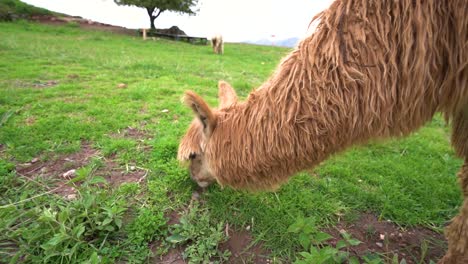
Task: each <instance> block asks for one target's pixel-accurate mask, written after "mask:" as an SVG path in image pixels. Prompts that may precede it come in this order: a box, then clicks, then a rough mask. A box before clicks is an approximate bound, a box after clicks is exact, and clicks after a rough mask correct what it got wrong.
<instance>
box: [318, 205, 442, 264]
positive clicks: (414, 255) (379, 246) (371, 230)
mask: <svg viewBox="0 0 468 264" xmlns="http://www.w3.org/2000/svg"><path fill="white" fill-rule="evenodd" d="M343 231H345V232H347V233H348V234H350V235H351V237H352V238H355V239H358V240H360V241H362V242H363V243H361V244H360V245H358V246H353V247H352V248H351V252H352V253H353V254H354V255H357V256H364V255H366V253H369V252H374V253H383V254H389V255H395V254H397V255H398V257H399V259H400V260H401V259H402V258H404V259H405V260H406V262H407V263H409V264H410V263H421V262H420V260H421V258H422V257H424V260H423V261H422V263H429V260H433V261H437V260H438V259H440V258H441V257H442V256H443V255H444V253H445V249H446V245H447V244H446V241H445V238H444V236H443V235H442V234H440V233H437V232H435V231H432V230H429V229H426V228H421V227H417V228H409V229H402V228H400V227H398V226H397V225H395V224H394V223H391V222H388V221H379V220H378V218H377V217H376V216H375V215H373V214H370V213H365V214H362V215H361V216H360V218H359V219H358V220H357V221H355V222H353V223H343V222H341V223H339V224H338V225H337V226H336V227H335V228H333V229H326V230H324V232H326V233H329V234H330V235H332V236H333V239H332V240H330V241H329V242H328V243H329V244H331V245H333V246H335V245H336V243H337V242H338V241H339V240H341V239H342V237H341V235H340V232H343ZM424 243H427V247H428V248H427V251H426V252H425V256H422V253H423V252H422V251H423V250H422V246H421V245H423V244H424Z"/></svg>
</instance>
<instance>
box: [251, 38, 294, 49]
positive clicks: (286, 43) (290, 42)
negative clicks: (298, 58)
mask: <svg viewBox="0 0 468 264" xmlns="http://www.w3.org/2000/svg"><path fill="white" fill-rule="evenodd" d="M243 42H244V43H249V44H256V45H265V46H279V47H288V48H294V47H296V46H297V44H298V43H299V38H297V37H292V38H287V39H281V40H271V39H265V38H264V39H259V40H247V41H243Z"/></svg>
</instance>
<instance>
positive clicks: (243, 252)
mask: <svg viewBox="0 0 468 264" xmlns="http://www.w3.org/2000/svg"><path fill="white" fill-rule="evenodd" d="M226 232H227V233H228V235H229V239H228V241H226V242H224V243H223V244H221V245H220V251H225V250H226V249H227V250H229V251H230V252H231V257H230V258H229V260H228V261H227V263H234V264H244V263H259V264H263V263H265V264H266V263H270V260H269V258H268V255H269V251H268V250H266V249H264V248H263V247H262V244H261V243H257V244H255V245H252V242H253V238H252V235H251V234H250V233H249V232H248V231H246V230H241V231H236V230H229V228H227V229H226Z"/></svg>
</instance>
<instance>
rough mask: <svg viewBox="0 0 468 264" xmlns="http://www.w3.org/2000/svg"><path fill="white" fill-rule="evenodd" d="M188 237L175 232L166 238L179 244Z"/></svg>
mask: <svg viewBox="0 0 468 264" xmlns="http://www.w3.org/2000/svg"><path fill="white" fill-rule="evenodd" d="M187 239H188V238H187V237H185V236H182V235H180V234H173V235H172V236H169V237H167V238H166V240H167V241H168V242H171V243H174V244H177V243H181V242H184V241H186V240H187Z"/></svg>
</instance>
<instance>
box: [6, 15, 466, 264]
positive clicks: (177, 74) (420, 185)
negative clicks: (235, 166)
mask: <svg viewBox="0 0 468 264" xmlns="http://www.w3.org/2000/svg"><path fill="white" fill-rule="evenodd" d="M225 51H226V52H225V54H224V55H223V56H217V55H214V54H212V51H211V49H210V47H209V46H192V45H189V44H185V43H179V42H170V41H166V40H157V41H146V42H144V41H142V40H141V39H139V38H133V37H129V36H119V35H112V34H108V33H102V32H93V31H82V30H80V29H79V28H76V27H74V26H72V25H67V26H62V27H50V26H44V25H37V24H32V23H27V22H17V23H0V143H1V144H2V145H4V147H3V151H0V155H1V156H0V193H1V194H0V206H1V207H0V262H11V263H14V262H15V261H16V260H17V259H18V258H21V259H23V260H24V261H26V262H32V263H36V262H40V260H41V259H46V258H47V259H48V261H51V262H59V261H62V262H64V263H66V262H80V261H88V262H90V263H97V262H98V261H101V262H104V263H106V262H108V263H113V262H116V261H119V260H122V261H129V262H137V263H138V262H144V261H145V260H147V259H148V258H150V256H151V252H150V250H149V248H148V244H150V243H153V242H155V241H159V242H161V243H162V244H164V245H165V246H169V245H170V244H167V241H166V239H167V238H168V237H170V236H171V235H173V234H174V232H176V231H177V232H178V233H181V232H185V233H184V234H186V235H187V236H191V237H194V238H193V239H187V240H186V241H185V242H184V243H185V244H184V245H185V246H186V247H187V252H185V254H186V256H193V257H192V260H193V261H194V262H197V261H196V260H197V259H203V258H205V257H206V254H208V255H209V256H211V255H212V254H214V253H213V250H214V249H213V247H210V248H208V249H207V246H206V245H202V244H200V243H199V239H197V238H199V237H201V235H200V232H201V233H203V234H206V236H207V237H212V238H213V239H212V241H215V242H213V243H220V241H223V240H224V239H225V238H223V237H222V235H221V234H220V230H219V227H218V226H217V225H218V224H219V223H229V224H230V225H231V226H234V227H236V228H242V227H244V228H245V227H247V226H249V227H250V229H251V231H252V233H253V235H254V239H255V241H262V242H263V243H264V246H265V247H267V248H268V249H270V250H271V252H272V257H275V259H278V260H279V261H283V262H289V261H292V260H295V259H296V253H297V251H299V250H301V246H300V242H299V241H298V239H297V235H296V234H293V233H291V232H287V230H288V228H289V227H290V226H291V225H292V224H294V223H295V222H296V221H297V219H299V218H310V219H314V223H316V225H317V227H325V226H333V225H334V224H336V222H337V221H338V219H339V218H344V219H347V220H350V221H352V220H353V219H355V218H356V217H357V216H358V215H359V213H360V212H365V211H370V212H373V213H375V214H377V215H378V216H379V217H380V218H382V219H388V220H391V221H394V222H396V223H397V224H399V225H402V226H414V225H420V226H425V227H430V228H433V229H438V230H440V229H441V228H442V227H443V226H444V225H445V224H446V221H448V220H449V219H450V218H451V217H452V216H454V215H455V214H456V212H457V207H458V206H459V205H460V202H461V199H460V191H459V187H458V185H457V182H456V172H457V170H458V168H459V167H460V165H461V161H460V160H459V159H456V158H455V157H454V153H453V151H452V149H451V147H450V144H449V134H450V131H449V129H448V128H446V127H445V125H444V122H443V121H442V119H441V118H440V117H436V118H435V119H434V120H433V121H432V122H431V123H429V124H427V125H426V126H425V127H424V128H423V129H421V130H420V131H418V132H417V133H415V134H414V135H412V136H410V137H408V138H406V139H401V140H390V141H386V142H373V143H371V144H368V145H366V146H360V147H355V148H352V149H350V150H348V151H346V152H344V153H342V154H339V155H336V156H334V157H333V158H331V159H330V160H328V161H326V162H324V163H323V164H322V165H321V166H319V167H318V168H316V169H315V171H314V176H311V175H310V174H309V173H300V174H298V175H297V176H295V177H293V178H292V179H291V180H290V181H289V183H288V184H286V185H284V186H283V187H282V188H281V189H280V190H279V191H277V192H275V193H267V192H265V193H256V194H252V193H246V192H239V191H233V190H231V189H229V188H227V189H220V188H219V187H218V186H212V187H210V188H209V189H208V190H207V191H206V192H205V193H203V194H202V195H201V199H202V200H203V201H204V203H202V204H201V205H200V208H198V207H197V209H196V210H195V211H191V210H189V211H188V212H186V215H187V216H186V217H187V218H188V219H193V218H194V217H195V216H194V215H193V214H196V215H199V217H200V219H201V220H203V221H201V222H200V223H196V222H193V221H192V222H190V221H187V222H186V223H185V224H182V225H180V226H178V227H174V226H170V225H168V224H167V222H168V219H167V217H166V214H167V213H168V212H171V211H177V210H180V209H181V208H186V207H187V206H188V204H190V200H191V195H192V192H193V191H194V190H195V189H196V186H195V184H194V183H193V182H192V181H191V180H190V178H189V176H188V173H187V171H186V170H185V169H184V168H181V167H179V165H178V162H177V161H176V152H177V146H178V140H179V139H180V137H181V136H182V135H183V134H184V132H185V129H186V128H187V126H188V124H189V123H190V121H191V120H192V114H191V112H190V110H189V109H186V108H185V107H184V106H183V105H182V104H181V103H180V98H181V96H182V94H183V92H184V91H185V90H187V89H191V90H194V91H196V92H198V93H200V94H201V95H202V96H203V97H204V98H206V99H207V101H208V102H209V103H210V104H211V105H212V106H216V105H217V98H216V96H217V88H216V87H217V82H218V80H220V79H223V80H226V81H228V82H230V83H231V84H232V85H233V86H234V87H235V88H236V91H237V92H238V94H239V96H240V97H242V98H245V96H247V95H248V93H249V91H250V90H251V89H253V88H255V87H258V86H259V85H260V84H261V83H262V82H263V81H265V80H266V79H267V78H268V76H269V75H270V74H271V73H272V72H273V70H274V68H275V67H276V66H277V64H278V63H279V61H280V59H281V58H282V57H283V56H284V55H285V54H287V53H288V52H289V50H288V49H284V48H276V47H263V46H253V45H242V44H226V46H225ZM48 81H54V82H56V84H55V85H52V86H47V82H48ZM119 83H125V84H127V87H126V88H118V87H117V85H118V84H119ZM41 85H45V86H41ZM164 109H167V110H169V112H168V113H165V112H162V110H164ZM129 126H130V127H134V128H137V129H139V130H141V131H144V132H145V134H146V135H147V138H145V139H144V140H143V141H142V140H138V139H136V138H132V137H117V136H115V135H116V134H117V133H118V132H119V131H123V130H125V129H126V128H127V127H129ZM84 142H88V143H90V144H91V145H92V146H93V148H95V149H97V150H99V151H100V153H99V155H98V157H97V158H96V159H98V160H103V159H114V160H115V161H116V162H117V163H118V164H119V165H121V166H123V167H125V166H129V165H132V164H133V165H136V166H138V167H141V168H145V169H148V170H149V172H148V175H147V177H146V180H145V181H144V182H142V183H141V184H138V183H128V184H124V185H121V186H120V187H118V188H114V187H111V186H110V185H106V184H102V182H101V178H100V175H98V174H97V173H96V172H95V170H94V168H95V167H99V166H101V167H102V164H100V163H99V162H96V159H95V160H94V161H93V160H91V161H89V163H90V164H88V166H85V167H84V168H82V169H80V172H82V173H83V174H86V175H85V176H83V180H81V181H80V182H81V186H79V187H78V186H77V188H78V190H79V193H78V196H77V199H76V200H72V201H68V200H66V199H63V198H62V197H60V196H58V195H53V194H51V193H48V191H49V190H50V187H49V186H51V185H50V184H52V183H51V180H50V179H36V180H34V181H32V180H28V179H25V178H23V177H20V176H19V175H17V173H16V171H15V164H20V163H24V162H27V161H30V160H31V159H33V158H35V157H39V158H40V159H41V160H50V159H54V158H56V157H57V156H66V155H70V153H76V152H77V151H79V150H80V146H81V145H82V144H84ZM145 146H147V147H150V149H149V150H148V148H144V147H145ZM0 149H1V148H0ZM94 166H95V167H94ZM70 184H74V183H70ZM195 219H196V217H195ZM209 224H211V225H213V228H212V229H210V228H207V225H209ZM191 226H193V228H192V229H191ZM174 230H175V231H174ZM187 230H189V231H190V232H189V231H187ZM200 230H201V231H200ZM177 232H176V233H177ZM165 241H166V242H165ZM197 241H198V242H197ZM162 247H164V246H162ZM197 247H199V248H201V247H203V248H205V249H206V252H207V253H206V254H205V255H203V256H198V255H196V253H197V252H199V251H197V250H196V248H197ZM194 248H195V249H194ZM214 248H216V247H214ZM218 253H219V254H221V253H222V252H218ZM221 259H223V258H221Z"/></svg>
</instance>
